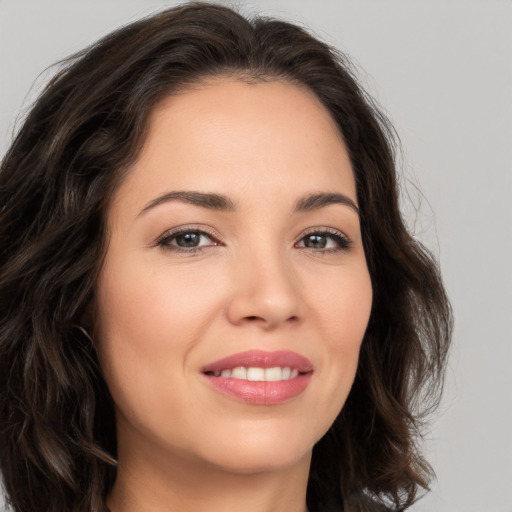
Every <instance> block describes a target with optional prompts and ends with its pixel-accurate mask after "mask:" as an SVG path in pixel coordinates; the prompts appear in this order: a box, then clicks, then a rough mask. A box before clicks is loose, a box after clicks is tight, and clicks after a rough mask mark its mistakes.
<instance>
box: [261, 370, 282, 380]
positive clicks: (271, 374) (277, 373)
mask: <svg viewBox="0 0 512 512" xmlns="http://www.w3.org/2000/svg"><path fill="white" fill-rule="evenodd" d="M265 380H268V381H277V380H283V372H282V370H281V368H280V367H279V366H276V367H275V368H267V369H266V370H265Z"/></svg>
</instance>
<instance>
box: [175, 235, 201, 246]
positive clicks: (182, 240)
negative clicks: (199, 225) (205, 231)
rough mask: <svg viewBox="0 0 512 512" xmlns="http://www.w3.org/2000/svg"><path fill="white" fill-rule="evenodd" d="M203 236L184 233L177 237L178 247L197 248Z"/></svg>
mask: <svg viewBox="0 0 512 512" xmlns="http://www.w3.org/2000/svg"><path fill="white" fill-rule="evenodd" d="M200 239H201V235H200V234H199V233H184V234H182V235H178V236H177V237H176V245H178V246H180V247H197V246H198V245H199V241H200Z"/></svg>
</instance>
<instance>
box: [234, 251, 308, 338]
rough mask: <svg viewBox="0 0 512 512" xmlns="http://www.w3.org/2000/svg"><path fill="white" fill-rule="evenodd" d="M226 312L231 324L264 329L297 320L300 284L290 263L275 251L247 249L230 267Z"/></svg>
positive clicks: (301, 307) (300, 313)
mask: <svg viewBox="0 0 512 512" xmlns="http://www.w3.org/2000/svg"><path fill="white" fill-rule="evenodd" d="M232 283H233V289H232V293H231V296H230V300H229V303H228V306H227V316H228V319H229V321H230V322H231V323H233V324H235V325H243V324H253V325H257V326H259V327H260V328H262V329H264V330H272V329H275V328H277V327H279V326H283V325H291V324H297V323H299V322H300V321H301V320H302V318H303V316H304V309H305V308H304V305H303V302H302V300H301V295H300V284H299V281H298V278H297V275H296V274H295V272H294V270H293V267H292V265H291V264H290V262H289V261H287V260H286V258H285V257H283V255H280V254H278V251H273V253H272V254H270V253H269V251H266V252H265V253H264V254H261V253H257V252H254V251H253V252H251V253H250V254H247V255H246V257H244V258H240V261H239V262H238V263H237V264H236V265H235V268H234V269H233V280H232Z"/></svg>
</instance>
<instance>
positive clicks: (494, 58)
mask: <svg viewBox="0 0 512 512" xmlns="http://www.w3.org/2000/svg"><path fill="white" fill-rule="evenodd" d="M175 3H176V2H172V1H167V2H165V1H162V0H160V1H156V0H155V1H151V0H115V1H114V0H110V1H98V0H96V1H91V0H89V1H87V2H85V1H78V0H74V1H73V0H67V1H64V0H61V1H56V0H52V1H50V0H32V1H30V0H0V156H1V155H3V154H4V152H5V150H6V148H7V146H8V144H9V140H10V139H11V135H12V131H13V129H14V127H15V121H16V118H17V116H19V113H20V112H22V111H23V110H24V109H25V110H26V108H27V106H28V105H29V104H30V101H31V100H32V99H33V98H34V96H35V94H36V93H37V91H38V90H40V86H41V84H42V83H44V80H45V79H47V78H48V76H49V73H43V74H42V75H40V73H41V72H42V71H43V69H44V68H46V67H47V66H49V65H51V64H52V63H54V62H55V61H56V60H58V59H60V58H63V57H65V56H67V55H68V54H70V53H71V52H74V51H76V50H78V49H80V48H82V47H84V46H85V45H87V44H89V43H91V42H92V41H94V40H95V39H97V38H98V37H100V36H102V35H104V34H105V33H107V32H108V31H110V30H112V29H114V28H115V27H117V26H119V25H121V24H124V23H126V22H128V21H131V20H134V19H136V18H138V17H140V16H143V15H146V14H149V13H151V12H153V11H154V10H156V9H158V8H161V7H163V6H171V5H175ZM238 4H239V5H240V6H241V7H242V11H243V12H245V13H254V12H262V13H264V14H271V15H278V16H281V17H285V18H288V19H291V20H293V21H296V22H301V23H304V24H305V25H307V26H308V27H310V28H312V29H313V30H314V32H315V33H316V34H317V35H318V36H320V37H321V38H323V39H325V40H327V41H328V42H330V43H333V44H334V45H335V46H337V47H339V48H340V49H342V50H344V51H346V52H347V53H348V54H349V55H351V56H352V57H353V59H354V60H355V62H356V63H357V65H358V66H360V67H361V73H360V76H361V78H362V80H363V83H365V84H366V87H367V89H368V90H369V91H370V92H371V93H372V94H373V95H374V96H376V97H377V99H378V101H379V102H380V103H381V105H383V107H384V108H385V110H386V111H387V112H388V114H389V116H390V117H391V119H392V121H393V122H394V124H395V126H396V128H397V130H398V133H399V134H400V136H401V139H402V142H403V145H404V148H405V158H404V162H403V175H404V190H407V191H408V193H405V194H404V209H405V211H406V212H407V215H408V218H409V221H410V225H411V227H412V228H413V229H414V231H415V232H416V234H417V235H418V236H419V237H420V238H421V239H422V240H423V241H424V242H425V243H426V244H427V245H428V246H429V247H430V248H431V249H432V250H433V251H434V252H435V253H436V254H437V255H438V257H439V258H440V261H441V266H442V270H443V274H444V279H445V283H446V286H447V289H448V292H449V294H450V296H451V299H452V301H453V306H454V311H455V317H456V331H455V340H454V348H453V351H452V357H451V364H450V369H449V374H448V380H447V388H446V393H445V398H444V401H443V404H442V407H441V411H440V414H438V416H437V417H436V419H435V420H434V421H433V423H432V426H431V429H430V431H429V432H428V433H427V439H426V450H427V452H428V453H429V456H430V459H431V461H432V463H433V465H434V467H435V469H436V472H437V476H438V481H437V482H436V483H435V484H434V486H433V491H432V493H430V495H428V496H427V497H426V498H424V499H423V500H421V501H420V502H419V503H418V504H417V505H415V506H414V507H413V510H414V512H427V511H428V512H431V511H436V512H459V511H461V512H462V511H464V512H512V370H511V367H512V343H511V341H512V336H511V335H512V321H511V317H512V272H511V253H512V251H511V249H512V236H511V234H512V233H511V220H512V199H511V195H512V183H511V181H512V178H511V177H512V164H511V162H512V150H511V147H512V94H511V85H512V26H511V21H512V2H510V1H507V0H501V1H499V0H481V1H471V0H465V1H450V0H445V1H443V2H441V1H432V0H430V1H427V0H425V1H421V0H401V1H398V0H373V1H372V0H360V1H345V0H331V1H329V0H315V1H312V0H302V1H299V0H295V1H294V0H274V1H270V0H251V1H249V0H247V1H244V0H242V1H240V2H238ZM38 75H40V78H39V80H38V82H37V84H36V85H35V86H32V84H33V81H34V79H35V77H36V76H38ZM417 187H419V188H420V189H421V191H422V192H423V194H424V196H422V195H421V194H419V193H418V192H417ZM417 210H418V211H419V213H416V211H417ZM0 508H1V505H0Z"/></svg>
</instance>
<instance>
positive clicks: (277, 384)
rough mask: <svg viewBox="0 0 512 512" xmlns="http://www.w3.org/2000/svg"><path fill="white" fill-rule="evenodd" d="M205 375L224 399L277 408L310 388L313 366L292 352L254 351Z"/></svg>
mask: <svg viewBox="0 0 512 512" xmlns="http://www.w3.org/2000/svg"><path fill="white" fill-rule="evenodd" d="M202 373H203V375H204V376H205V378H206V381H207V382H208V384H210V385H211V386H212V387H213V388H214V389H215V390H216V391H220V392H221V393H222V394H224V395H227V396H229V397H231V398H234V399H236V400H238V401H243V402H245V403H250V404H255V405H274V404H281V403H284V402H287V401H289V400H291V399H292V398H295V397H296V396H298V395H300V394H301V393H302V392H303V391H304V390H305V389H306V388H307V386H308V385H309V383H310V381H311V377H312V374H313V365H312V363H311V361H310V360H309V359H307V358H305V357H303V356H301V355H299V354H297V353H295V352H291V351H275V352H266V351H261V350H252V351H247V352H242V353H239V354H234V355H232V356H229V357H227V358H224V359H220V360H218V361H215V362H213V363H210V364H208V365H206V366H205V367H204V368H203V369H202Z"/></svg>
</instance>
